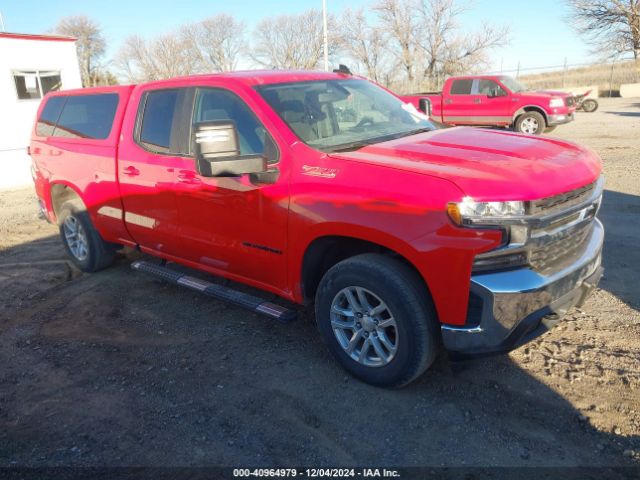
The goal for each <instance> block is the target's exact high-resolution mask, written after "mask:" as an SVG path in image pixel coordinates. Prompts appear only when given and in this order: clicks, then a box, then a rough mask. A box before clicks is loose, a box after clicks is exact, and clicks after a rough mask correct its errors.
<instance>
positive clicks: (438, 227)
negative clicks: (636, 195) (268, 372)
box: [29, 71, 604, 386]
mask: <svg viewBox="0 0 640 480" xmlns="http://www.w3.org/2000/svg"><path fill="white" fill-rule="evenodd" d="M29 151H30V154H31V156H32V159H33V176H34V180H35V186H36V191H37V195H38V197H39V199H40V203H41V208H42V210H43V212H44V214H45V215H46V217H47V218H48V219H49V220H50V221H51V222H55V223H57V224H58V225H59V228H60V236H61V239H62V242H64V245H65V247H66V249H67V251H68V253H69V255H70V257H71V260H72V261H73V262H75V264H76V265H77V266H78V267H79V268H80V269H82V270H83V271H87V272H93V271H96V270H99V269H101V268H104V267H107V266H108V265H110V264H111V262H112V261H113V259H114V255H115V252H116V250H117V249H118V248H120V247H121V246H123V245H124V246H129V247H134V248H138V249H140V250H141V251H142V252H144V253H147V254H150V255H151V256H154V257H158V258H159V259H162V261H161V263H154V262H153V261H152V260H148V261H143V260H138V261H135V262H134V263H133V265H132V266H133V267H134V269H136V270H140V271H144V272H149V273H154V274H156V275H158V276H161V277H162V278H164V279H166V280H168V281H170V282H174V283H175V284H178V285H182V286H184V287H187V288H192V289H194V290H196V291H199V292H202V293H204V294H208V295H212V296H214V297H217V298H223V299H225V300H228V301H230V302H233V303H235V304H237V305H241V306H244V307H247V308H251V309H253V310H254V311H256V312H259V313H262V314H265V315H268V316H271V317H274V318H280V319H289V318H290V316H291V315H290V313H292V310H291V309H289V308H285V307H283V306H281V305H277V304H274V303H271V302H267V301H264V300H262V299H260V298H259V297H257V296H254V295H249V294H247V293H244V292H242V293H241V292H239V291H237V290H233V289H231V288H229V287H228V286H223V285H221V284H220V283H215V282H214V281H213V280H212V277H207V278H205V279H203V278H202V277H201V276H200V275H199V274H198V273H191V274H189V270H188V269H187V272H185V266H186V267H191V268H192V269H197V270H200V271H202V272H206V273H207V274H213V275H215V276H220V277H225V278H227V279H231V280H235V281H237V282H241V283H244V284H247V285H250V286H253V287H257V288H258V289H262V290H265V291H268V292H271V293H274V294H277V295H278V296H280V297H282V298H284V299H287V300H289V301H292V302H295V303H298V304H307V303H309V304H311V303H314V302H315V319H316V322H317V326H318V329H319V331H320V334H321V337H322V338H323V340H324V341H325V342H326V344H327V346H328V348H329V350H330V351H331V352H332V354H333V355H334V356H335V357H336V358H337V360H338V361H339V362H340V363H341V364H342V365H343V366H344V368H346V369H347V370H348V371H349V372H351V373H352V374H353V375H355V376H357V377H359V378H361V379H363V380H365V381H367V382H370V383H373V384H377V385H385V386H400V385H404V384H407V383H408V382H410V381H412V380H413V379H415V378H417V377H418V376H419V375H420V374H421V373H422V372H424V371H425V369H427V367H428V366H429V365H430V364H431V362H432V361H433V359H434V355H435V354H436V352H437V351H438V349H439V348H440V347H441V346H444V348H445V349H446V350H448V351H449V352H452V353H454V354H459V355H475V354H487V353H494V352H503V351H508V350H510V349H513V348H516V347H518V346H519V345H522V344H523V343H524V342H527V341H528V340H530V339H532V338H534V337H535V336H537V335H539V334H541V333H543V332H544V331H546V330H547V329H548V328H550V327H551V326H552V325H554V324H555V322H557V321H558V319H559V318H560V317H561V316H562V314H563V313H564V312H566V310H567V309H568V308H570V307H572V306H574V305H580V304H582V302H583V301H584V299H585V298H586V296H587V294H588V293H589V292H590V291H591V290H592V289H593V288H594V286H595V285H596V284H597V282H598V280H599V278H600V275H601V272H602V268H601V266H600V257H601V248H602V243H603V235H604V234H603V228H602V225H601V224H600V222H599V221H598V220H597V219H596V212H597V210H598V207H599V205H600V201H601V196H602V188H603V180H602V178H601V177H600V171H601V162H600V160H599V158H598V157H597V156H596V155H595V154H594V153H593V152H591V151H589V150H588V149H586V148H583V147H580V146H577V145H574V144H571V143H568V142H564V141H560V140H556V139H547V138H538V137H532V136H526V135H520V134H515V133H511V132H504V131H493V130H481V129H468V128H450V129H437V128H435V127H434V125H433V124H432V123H431V122H429V121H428V119H427V118H426V116H425V115H424V114H422V113H420V112H418V111H417V110H416V109H415V108H413V107H411V106H410V105H407V104H406V103H404V102H402V101H401V100H400V99H399V98H398V97H396V96H395V95H393V94H392V93H390V92H388V91H387V90H385V89H383V88H381V87H379V86H377V85H375V84H373V83H371V82H369V81H367V80H365V79H362V78H359V77H355V76H351V75H348V74H342V73H324V72H286V71H284V72H283V71H266V72H255V71H254V72H236V73H228V74H217V75H202V76H191V77H184V78H177V79H172V80H166V81H158V82H152V83H144V84H140V85H137V86H115V87H104V88H91V89H84V90H75V91H62V92H54V93H50V94H48V95H47V96H46V97H45V98H44V99H43V101H42V105H41V106H40V109H39V112H38V117H37V120H36V124H35V127H34V129H33V136H32V141H31V145H30V149H29ZM166 261H169V262H170V263H169V264H166ZM178 264H181V266H180V265H178Z"/></svg>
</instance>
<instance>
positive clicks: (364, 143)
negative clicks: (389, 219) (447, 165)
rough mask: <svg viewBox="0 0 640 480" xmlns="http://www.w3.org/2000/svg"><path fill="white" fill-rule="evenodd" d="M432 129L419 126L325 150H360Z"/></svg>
mask: <svg viewBox="0 0 640 480" xmlns="http://www.w3.org/2000/svg"><path fill="white" fill-rule="evenodd" d="M432 130H434V129H433V128H431V127H423V128H417V129H415V130H410V131H408V132H402V133H393V134H391V135H384V136H382V137H377V138H370V139H368V140H358V141H355V142H349V143H343V144H341V145H336V146H335V147H329V148H327V149H326V150H325V151H326V152H351V151H353V150H359V149H360V148H363V147H366V146H368V145H373V144H375V143H382V142H388V141H389V140H395V139H396V138H402V137H409V136H411V135H417V134H418V133H424V132H431V131H432Z"/></svg>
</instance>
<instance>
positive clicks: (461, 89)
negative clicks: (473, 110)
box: [451, 78, 473, 95]
mask: <svg viewBox="0 0 640 480" xmlns="http://www.w3.org/2000/svg"><path fill="white" fill-rule="evenodd" d="M472 85H473V79H471V78H463V79H460V80H454V81H453V83H452V84H451V95H471V87H472Z"/></svg>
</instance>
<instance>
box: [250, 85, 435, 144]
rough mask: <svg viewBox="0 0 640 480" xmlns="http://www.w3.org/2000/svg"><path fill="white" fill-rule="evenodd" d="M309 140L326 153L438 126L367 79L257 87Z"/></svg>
mask: <svg viewBox="0 0 640 480" xmlns="http://www.w3.org/2000/svg"><path fill="white" fill-rule="evenodd" d="M257 90H258V92H259V93H260V94H261V95H262V97H263V98H264V99H265V100H266V101H267V102H268V103H269V105H271V107H272V108H273V109H274V110H275V111H276V112H277V113H278V115H280V117H281V118H282V119H283V120H284V121H285V122H286V123H287V125H289V127H290V128H291V130H293V131H294V133H295V134H296V135H297V136H298V137H299V138H300V140H302V141H303V142H305V143H306V144H308V145H310V146H311V147H314V148H317V149H318V150H322V151H325V152H333V151H338V150H355V149H358V148H361V147H363V146H365V145H370V144H372V143H377V142H382V141H386V140H392V139H394V138H399V137H403V136H407V135H412V134H414V133H419V132H424V131H427V130H434V129H435V126H434V125H433V124H432V123H431V122H430V121H429V119H428V117H427V116H426V115H425V114H423V113H421V112H419V111H418V110H417V109H416V108H415V107H413V106H412V105H409V104H405V103H403V102H402V101H401V100H400V99H399V98H397V97H396V96H394V95H392V94H391V93H389V92H387V91H386V90H384V89H383V88H380V87H378V86H376V85H374V84H373V83H371V82H368V81H366V80H356V79H353V80H321V81H310V82H296V83H286V84H275V85H263V86H259V87H257Z"/></svg>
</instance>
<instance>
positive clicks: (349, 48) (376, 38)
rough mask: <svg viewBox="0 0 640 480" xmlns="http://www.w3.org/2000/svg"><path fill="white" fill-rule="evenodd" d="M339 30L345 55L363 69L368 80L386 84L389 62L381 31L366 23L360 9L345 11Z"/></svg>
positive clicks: (384, 38)
mask: <svg viewBox="0 0 640 480" xmlns="http://www.w3.org/2000/svg"><path fill="white" fill-rule="evenodd" d="M340 28H341V32H342V39H343V45H344V50H345V53H346V54H347V55H349V56H350V57H352V58H353V60H355V61H356V62H357V63H358V64H359V66H361V67H363V69H364V71H365V74H366V76H367V77H368V78H370V79H372V80H373V81H375V82H378V83H385V84H386V83H387V81H388V77H389V71H388V70H389V67H390V65H389V63H390V62H389V55H388V54H387V44H386V42H387V38H386V36H385V35H384V34H383V33H382V31H381V30H380V29H378V28H375V27H373V26H371V25H369V24H368V23H367V19H366V17H365V15H364V11H363V10H362V9H360V10H356V11H352V10H346V11H345V12H344V14H343V16H342V19H341V25H340Z"/></svg>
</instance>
